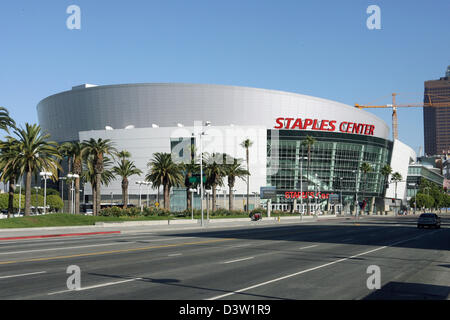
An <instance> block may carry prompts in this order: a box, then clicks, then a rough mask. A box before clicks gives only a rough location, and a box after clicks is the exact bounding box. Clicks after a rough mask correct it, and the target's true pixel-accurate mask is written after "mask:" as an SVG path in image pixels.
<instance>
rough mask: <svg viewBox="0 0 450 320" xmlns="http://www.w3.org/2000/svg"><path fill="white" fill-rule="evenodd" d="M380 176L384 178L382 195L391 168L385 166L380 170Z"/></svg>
mask: <svg viewBox="0 0 450 320" xmlns="http://www.w3.org/2000/svg"><path fill="white" fill-rule="evenodd" d="M380 172H381V174H382V175H383V178H384V184H383V187H384V192H383V194H384V193H385V192H386V189H387V186H388V181H389V175H390V174H391V173H392V168H391V166H390V165H388V164H386V165H384V166H383V168H381V170H380Z"/></svg>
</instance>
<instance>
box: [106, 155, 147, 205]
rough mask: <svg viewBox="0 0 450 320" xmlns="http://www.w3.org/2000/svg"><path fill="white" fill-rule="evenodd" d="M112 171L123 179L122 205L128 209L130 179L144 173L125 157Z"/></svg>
mask: <svg viewBox="0 0 450 320" xmlns="http://www.w3.org/2000/svg"><path fill="white" fill-rule="evenodd" d="M112 171H113V172H114V173H115V174H116V175H118V176H120V177H122V203H123V208H124V209H126V208H127V206H128V183H129V181H128V178H129V177H131V176H133V175H139V174H142V171H141V170H140V169H138V168H136V166H135V165H134V163H133V161H130V160H127V159H125V158H124V157H123V158H122V159H121V161H120V162H119V163H118V165H117V166H115V167H113V168H112Z"/></svg>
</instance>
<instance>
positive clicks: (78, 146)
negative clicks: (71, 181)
mask: <svg viewBox="0 0 450 320" xmlns="http://www.w3.org/2000/svg"><path fill="white" fill-rule="evenodd" d="M60 150H62V152H63V153H64V154H66V155H68V156H69V157H70V159H71V160H72V161H71V162H72V165H73V173H74V174H76V175H78V178H75V201H74V202H75V203H74V206H75V211H74V212H75V213H76V214H78V213H80V179H81V176H82V173H83V154H84V152H85V145H84V144H83V143H81V142H79V141H74V142H66V143H64V144H62V145H61V148H60ZM69 172H70V169H69ZM71 212H72V211H71Z"/></svg>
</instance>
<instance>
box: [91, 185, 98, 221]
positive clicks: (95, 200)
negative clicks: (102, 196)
mask: <svg viewBox="0 0 450 320" xmlns="http://www.w3.org/2000/svg"><path fill="white" fill-rule="evenodd" d="M91 188H92V214H93V215H95V213H94V212H95V210H96V208H97V192H96V191H95V185H92V184H91Z"/></svg>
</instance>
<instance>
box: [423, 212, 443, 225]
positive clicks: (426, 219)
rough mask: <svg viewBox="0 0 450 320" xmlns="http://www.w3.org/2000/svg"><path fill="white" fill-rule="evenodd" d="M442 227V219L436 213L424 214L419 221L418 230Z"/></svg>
mask: <svg viewBox="0 0 450 320" xmlns="http://www.w3.org/2000/svg"><path fill="white" fill-rule="evenodd" d="M424 227H434V228H440V227H441V218H440V217H439V216H438V215H437V214H435V213H422V214H421V215H420V217H419V220H418V221H417V228H424Z"/></svg>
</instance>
